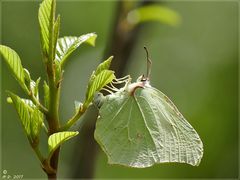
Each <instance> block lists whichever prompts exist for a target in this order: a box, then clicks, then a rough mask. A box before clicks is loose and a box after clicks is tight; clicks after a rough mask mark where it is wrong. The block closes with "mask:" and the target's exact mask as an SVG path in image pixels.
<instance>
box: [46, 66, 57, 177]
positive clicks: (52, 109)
mask: <svg viewBox="0 0 240 180" xmlns="http://www.w3.org/2000/svg"><path fill="white" fill-rule="evenodd" d="M47 74H48V82H49V111H48V114H47V115H46V119H47V122H48V125H49V135H51V134H53V133H56V132H58V131H59V127H60V124H59V114H58V110H59V100H60V84H59V85H57V84H56V83H55V72H54V69H53V64H52V63H49V65H48V66H47ZM59 152H60V147H59V148H58V149H57V150H56V151H55V152H54V153H53V155H52V158H51V160H50V166H51V167H52V168H53V169H54V172H53V173H48V172H46V173H47V175H48V178H49V179H56V178H57V169H58V159H59Z"/></svg>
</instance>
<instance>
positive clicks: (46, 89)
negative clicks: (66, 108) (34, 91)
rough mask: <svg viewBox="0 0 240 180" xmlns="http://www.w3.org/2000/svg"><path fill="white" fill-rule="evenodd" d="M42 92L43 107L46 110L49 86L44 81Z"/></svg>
mask: <svg viewBox="0 0 240 180" xmlns="http://www.w3.org/2000/svg"><path fill="white" fill-rule="evenodd" d="M43 91H44V105H45V107H46V108H49V86H48V84H47V83H46V81H44V83H43Z"/></svg>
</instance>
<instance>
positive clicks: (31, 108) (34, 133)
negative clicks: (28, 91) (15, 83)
mask: <svg viewBox="0 0 240 180" xmlns="http://www.w3.org/2000/svg"><path fill="white" fill-rule="evenodd" d="M8 94H9V96H10V98H11V99H12V101H13V104H14V106H15V108H16V110H17V113H18V115H19V118H20V120H21V123H22V126H23V128H24V131H25V133H26V135H27V136H28V138H29V139H30V140H31V142H32V143H34V140H36V138H38V136H39V132H40V129H41V126H42V123H43V114H42V113H41V112H40V111H39V110H38V109H37V108H36V107H35V105H34V104H33V102H32V101H31V100H28V99H21V98H20V97H18V96H17V95H15V94H14V93H11V92H9V93H8Z"/></svg>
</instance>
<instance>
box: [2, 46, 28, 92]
mask: <svg viewBox="0 0 240 180" xmlns="http://www.w3.org/2000/svg"><path fill="white" fill-rule="evenodd" d="M0 54H1V55H2V56H3V59H4V60H5V62H6V63H7V65H8V67H9V68H10V70H11V72H12V74H13V76H14V78H15V79H16V80H17V81H18V83H19V84H20V86H21V87H22V88H23V89H24V90H27V87H26V85H25V79H24V78H25V76H24V70H23V66H22V64H21V60H20V57H19V56H18V54H17V53H16V52H15V51H14V50H13V49H11V48H9V47H7V46H4V45H0Z"/></svg>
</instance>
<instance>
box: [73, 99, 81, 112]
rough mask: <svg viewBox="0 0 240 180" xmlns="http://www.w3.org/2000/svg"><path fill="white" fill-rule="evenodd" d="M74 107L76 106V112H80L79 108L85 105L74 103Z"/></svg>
mask: <svg viewBox="0 0 240 180" xmlns="http://www.w3.org/2000/svg"><path fill="white" fill-rule="evenodd" d="M74 105H75V112H78V111H79V108H80V107H81V106H82V105H83V104H82V103H81V102H79V101H74Z"/></svg>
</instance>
